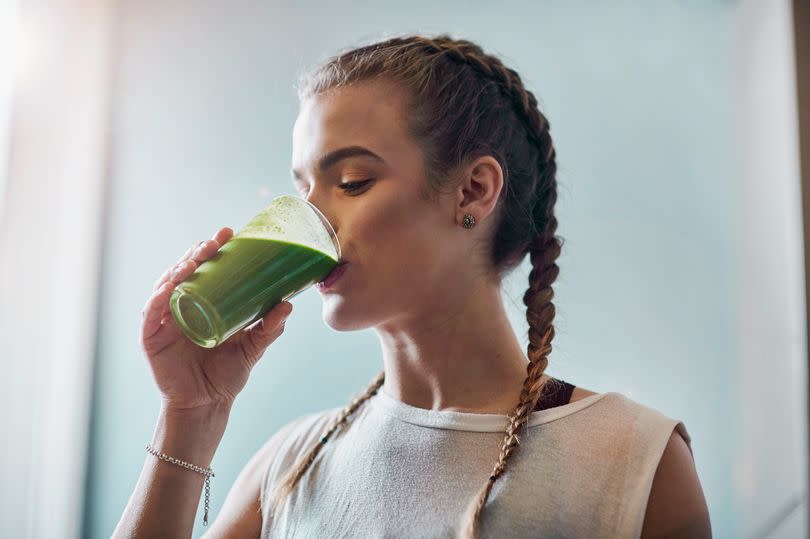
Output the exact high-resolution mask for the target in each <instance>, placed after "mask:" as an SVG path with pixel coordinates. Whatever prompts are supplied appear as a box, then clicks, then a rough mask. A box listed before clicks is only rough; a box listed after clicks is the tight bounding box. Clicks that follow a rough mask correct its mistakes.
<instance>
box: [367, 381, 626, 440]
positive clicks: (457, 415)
mask: <svg viewBox="0 0 810 539" xmlns="http://www.w3.org/2000/svg"><path fill="white" fill-rule="evenodd" d="M613 393H614V392H608V393H597V394H596V395H588V396H587V397H585V398H583V399H580V400H578V401H575V402H570V403H568V404H563V405H562V406H555V407H554V408H546V409H545V410H538V411H535V412H532V413H531V414H530V415H529V422H528V426H529V427H534V426H536V425H542V424H544V423H550V422H551V421H555V420H557V419H560V418H562V417H566V416H569V415H571V414H574V413H576V412H579V411H580V410H584V409H585V408H587V407H588V406H591V405H592V404H595V403H597V402H599V401H600V400H602V399H603V398H605V397H606V396H608V395H610V394H613ZM367 404H368V405H369V406H370V407H371V408H374V407H377V408H379V409H380V410H382V411H383V412H385V413H387V414H388V415H390V416H393V417H395V418H397V419H400V420H402V421H405V422H406V423H411V424H413V425H418V426H420V427H429V428H435V429H449V430H464V431H471V432H501V431H503V430H504V429H505V428H506V422H507V420H508V418H507V416H505V415H501V414H479V413H473V412H457V411H454V410H430V409H428V408H419V407H416V406H411V405H410V404H406V403H404V402H402V401H400V400H398V399H395V398H394V397H392V396H391V395H389V394H388V393H387V392H386V391H385V386H384V385H383V386H382V387H380V389H379V390H378V391H377V394H376V395H375V396H374V397H372V398H371V399H369V402H368V403H367Z"/></svg>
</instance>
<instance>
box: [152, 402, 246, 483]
mask: <svg viewBox="0 0 810 539" xmlns="http://www.w3.org/2000/svg"><path fill="white" fill-rule="evenodd" d="M230 408H231V407H230V405H221V406H211V407H199V408H183V409H178V408H173V407H171V406H169V405H166V404H165V403H164V404H163V405H162V406H161V408H160V413H159V414H158V421H157V426H156V427H155V432H154V434H153V437H152V442H151V444H152V447H154V448H155V449H157V450H158V451H160V452H161V453H164V454H166V455H169V456H172V457H174V458H177V459H181V460H184V461H186V462H189V463H191V464H195V465H197V466H200V467H203V468H205V467H208V466H210V465H211V461H212V460H213V458H214V453H216V450H217V448H218V447H219V443H220V441H221V440H222V436H223V435H224V433H225V428H226V427H227V425H228V417H229V415H230Z"/></svg>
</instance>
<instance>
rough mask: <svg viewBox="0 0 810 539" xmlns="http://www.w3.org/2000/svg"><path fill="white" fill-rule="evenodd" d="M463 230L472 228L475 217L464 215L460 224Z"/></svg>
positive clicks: (468, 214)
mask: <svg viewBox="0 0 810 539" xmlns="http://www.w3.org/2000/svg"><path fill="white" fill-rule="evenodd" d="M461 225H462V226H463V227H464V228H472V227H474V226H475V216H474V215H472V214H470V213H465V214H464V220H463V221H462V222H461Z"/></svg>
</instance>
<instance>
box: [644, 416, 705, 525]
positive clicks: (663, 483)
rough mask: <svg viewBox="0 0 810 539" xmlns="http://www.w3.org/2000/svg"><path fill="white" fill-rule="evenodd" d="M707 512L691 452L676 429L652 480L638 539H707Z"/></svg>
mask: <svg viewBox="0 0 810 539" xmlns="http://www.w3.org/2000/svg"><path fill="white" fill-rule="evenodd" d="M711 536H712V531H711V523H710V521H709V510H708V507H707V506H706V499H705V498H704V496H703V489H702V487H701V485H700V480H699V479H698V475H697V470H696V469H695V462H694V458H693V456H692V451H691V450H690V448H689V446H688V445H687V443H686V440H684V438H683V436H681V434H680V433H679V431H678V429H677V428H676V429H675V430H673V432H672V434H671V436H670V438H669V441H668V442H667V445H666V448H665V449H664V453H663V455H662V456H661V460H660V462H659V464H658V468H657V470H656V472H655V476H654V477H653V483H652V488H651V490H650V495H649V499H648V501H647V509H646V512H645V515H644V525H643V527H642V530H641V537H642V539H655V538H679V537H684V538H687V537H688V538H710V537H711Z"/></svg>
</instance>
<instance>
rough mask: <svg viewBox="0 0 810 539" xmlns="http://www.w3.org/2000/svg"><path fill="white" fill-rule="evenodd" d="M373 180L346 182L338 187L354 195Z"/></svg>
mask: <svg viewBox="0 0 810 539" xmlns="http://www.w3.org/2000/svg"><path fill="white" fill-rule="evenodd" d="M373 179H374V178H369V179H368V180H362V181H359V182H347V183H341V184H340V185H339V186H338V187H340V188H341V189H343V190H344V191H346V192H347V193H354V192H357V191H359V190H361V189H362V188H363V186H365V185H366V184H367V183H370V182H371V181H372V180H373Z"/></svg>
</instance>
